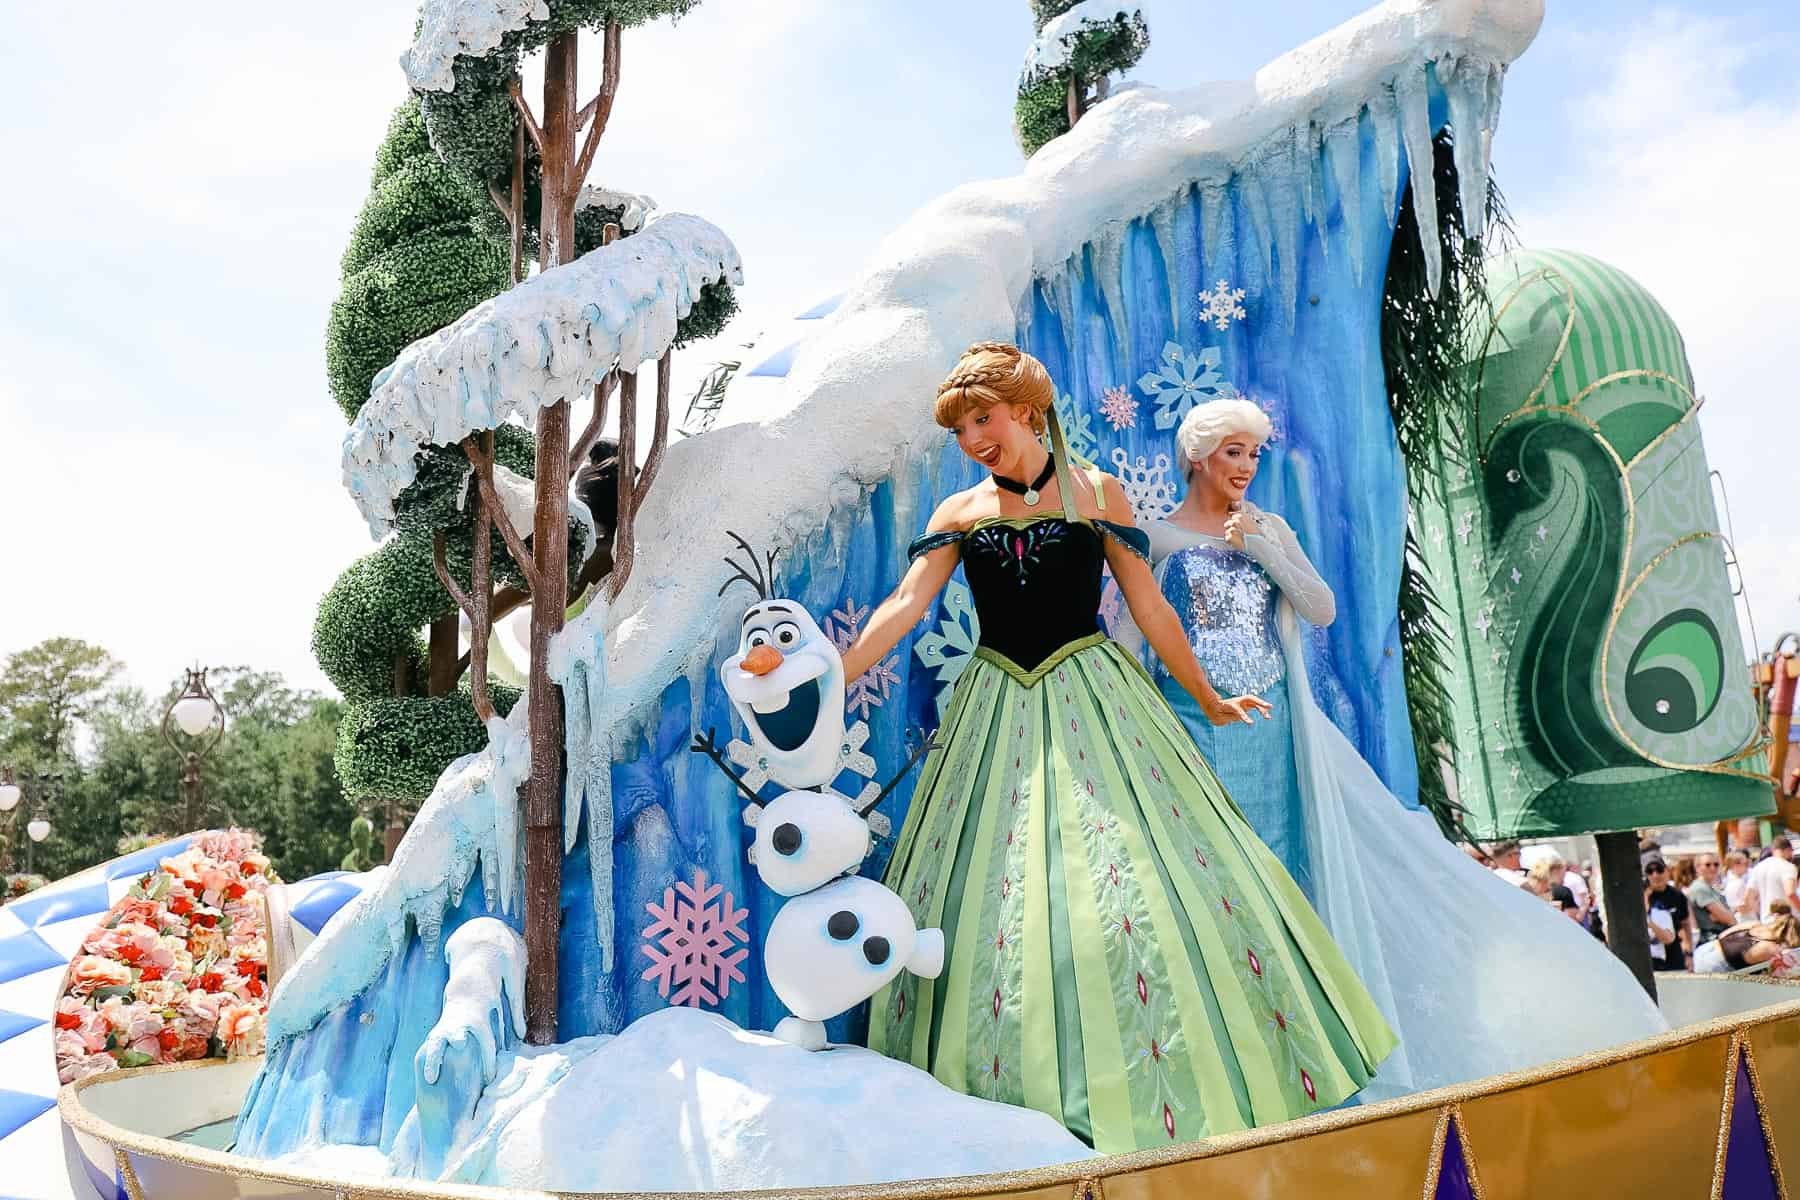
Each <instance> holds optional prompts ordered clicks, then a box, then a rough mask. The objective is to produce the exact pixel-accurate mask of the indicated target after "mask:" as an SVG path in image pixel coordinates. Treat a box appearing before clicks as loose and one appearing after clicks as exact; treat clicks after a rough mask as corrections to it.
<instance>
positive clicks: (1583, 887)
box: [1552, 858, 1594, 926]
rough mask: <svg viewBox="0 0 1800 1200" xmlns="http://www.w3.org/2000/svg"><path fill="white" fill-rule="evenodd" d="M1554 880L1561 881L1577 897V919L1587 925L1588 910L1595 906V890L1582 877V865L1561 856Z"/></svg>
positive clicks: (1579, 922)
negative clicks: (1565, 859)
mask: <svg viewBox="0 0 1800 1200" xmlns="http://www.w3.org/2000/svg"><path fill="white" fill-rule="evenodd" d="M1552 881H1553V882H1555V883H1560V884H1561V885H1562V886H1563V887H1566V888H1568V889H1569V894H1570V895H1572V896H1574V897H1575V911H1576V914H1577V916H1576V918H1575V920H1576V922H1577V923H1578V924H1580V925H1583V926H1586V925H1587V919H1588V912H1589V910H1590V909H1592V908H1593V906H1594V893H1593V890H1592V889H1590V888H1589V887H1588V882H1587V880H1586V879H1584V878H1583V877H1582V874H1581V868H1580V866H1579V865H1578V864H1576V863H1571V862H1566V861H1564V860H1562V859H1560V858H1559V859H1558V860H1557V870H1556V871H1555V872H1554V873H1553V880H1552Z"/></svg>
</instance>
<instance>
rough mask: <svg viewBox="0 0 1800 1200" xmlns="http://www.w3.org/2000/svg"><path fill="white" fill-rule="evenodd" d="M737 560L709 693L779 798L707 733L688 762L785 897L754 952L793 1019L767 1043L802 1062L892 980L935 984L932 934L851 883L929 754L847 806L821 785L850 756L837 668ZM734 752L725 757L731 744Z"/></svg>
mask: <svg viewBox="0 0 1800 1200" xmlns="http://www.w3.org/2000/svg"><path fill="white" fill-rule="evenodd" d="M730 536H731V537H732V538H733V539H734V540H735V541H736V542H737V544H738V545H739V546H740V547H742V548H743V550H744V552H745V553H746V554H747V555H749V564H750V565H749V567H744V566H741V565H739V564H738V563H736V562H734V561H732V560H731V559H730V558H727V559H726V560H725V561H726V563H727V564H728V565H730V566H732V567H733V568H735V570H736V574H734V575H733V576H732V577H731V579H729V580H727V581H726V583H725V585H724V587H721V588H720V589H719V592H720V594H721V595H723V594H724V592H725V588H728V587H730V586H731V585H732V584H733V583H736V582H739V581H740V580H741V581H743V582H745V583H748V584H749V585H750V586H751V587H753V588H755V589H756V593H757V597H758V598H757V602H756V603H754V604H752V605H751V606H750V608H749V609H748V610H746V611H745V613H744V617H743V621H742V624H741V626H740V630H739V636H738V650H737V653H736V654H733V655H732V656H731V657H729V658H727V659H726V660H725V662H724V663H723V664H722V665H721V666H720V668H719V676H720V680H721V681H722V682H723V683H724V685H725V694H726V695H727V696H728V697H730V699H731V704H732V707H733V708H734V709H735V710H736V712H737V714H738V716H739V717H740V718H741V719H742V720H743V722H744V727H745V730H746V732H747V733H748V736H749V739H750V740H749V746H748V753H747V754H743V755H741V756H739V755H734V757H738V758H739V760H740V761H741V762H742V763H743V765H744V766H746V767H749V768H750V771H749V772H747V776H748V777H749V778H752V779H755V780H757V781H759V783H758V785H759V786H760V781H761V780H763V779H767V780H772V781H773V782H775V783H776V784H778V785H780V786H781V787H784V788H786V789H788V790H786V791H784V792H783V793H782V794H781V795H779V796H777V797H776V798H775V799H774V800H772V801H770V802H769V803H768V804H766V805H765V804H763V803H762V802H761V801H760V800H758V798H757V795H756V792H755V791H754V790H753V788H752V787H751V786H749V785H748V784H746V782H745V780H744V779H740V778H739V777H738V775H737V773H736V772H734V771H733V770H732V769H731V767H730V766H729V765H728V764H727V762H726V761H725V756H724V755H723V754H721V753H720V751H719V748H718V746H717V744H716V743H715V742H714V741H713V738H712V736H711V734H710V733H708V734H707V735H704V736H697V737H696V738H695V739H694V745H693V747H692V749H693V750H694V751H695V752H696V753H703V754H706V755H707V756H708V757H710V758H711V759H712V760H713V761H714V762H715V763H717V764H718V765H719V767H720V769H721V770H723V771H724V772H725V773H726V774H727V775H728V776H730V777H731V779H732V781H733V783H735V784H736V785H737V788H738V790H739V791H740V792H742V793H743V795H744V797H745V798H746V800H747V801H748V803H747V804H746V806H745V808H744V822H745V824H747V825H749V826H751V827H752V828H753V829H754V830H755V831H756V833H755V840H754V843H753V844H752V846H751V847H750V861H751V863H752V864H754V865H755V867H756V870H757V873H758V874H759V875H761V876H762V880H763V882H764V883H766V884H768V886H769V888H770V890H772V891H774V892H775V893H776V894H777V895H781V896H787V897H791V899H790V900H789V901H788V903H786V904H784V905H782V907H781V910H780V911H779V912H777V913H776V915H775V919H774V920H773V921H772V922H770V925H769V932H768V936H767V937H766V938H765V939H764V941H763V968H764V970H765V971H766V972H767V974H768V978H769V985H770V986H771V987H772V988H774V990H775V994H776V996H777V997H779V998H780V1000H781V1002H782V1003H783V1004H784V1005H786V1006H787V1008H788V1011H789V1012H790V1013H792V1014H793V1015H792V1016H788V1017H784V1018H782V1020H781V1021H780V1022H779V1023H778V1024H777V1025H776V1026H775V1030H774V1034H775V1036H776V1037H778V1038H780V1039H781V1040H783V1041H786V1042H791V1043H793V1044H794V1045H796V1046H800V1047H802V1048H804V1049H808V1050H819V1049H823V1048H824V1046H825V1024H824V1023H825V1021H827V1020H828V1019H830V1018H832V1017H835V1016H837V1015H838V1014H839V1013H841V1012H844V1011H845V1010H847V1009H850V1008H853V1007H854V1006H856V1005H857V1004H860V1003H862V1002H863V1001H864V1000H866V999H868V998H869V997H870V996H873V995H874V994H875V993H876V992H877V991H879V990H880V989H881V988H882V987H884V986H886V984H887V983H889V982H890V981H891V980H893V979H894V978H895V977H896V976H897V975H899V974H900V972H901V971H902V970H907V971H911V972H912V973H913V974H915V975H918V976H920V977H921V978H925V979H934V978H936V977H937V975H938V974H939V973H940V972H941V971H942V970H943V967H944V934H943V931H942V930H940V929H919V928H918V927H917V926H916V925H915V924H914V922H913V917H912V913H911V912H910V911H909V910H908V909H907V907H906V903H905V901H903V900H901V899H900V897H899V896H897V895H895V894H894V893H893V892H892V891H890V890H888V889H887V888H886V887H884V886H882V885H881V884H880V883H878V882H876V881H875V880H872V879H864V878H862V877H861V876H859V875H857V874H856V873H855V872H856V870H857V868H859V867H860V866H861V865H862V862H863V860H864V859H865V858H867V857H868V854H869V851H870V849H871V847H872V846H873V843H874V838H875V837H876V836H884V835H885V834H886V833H887V832H888V823H887V821H886V819H885V818H884V817H881V816H880V814H876V813H874V812H873V810H874V808H875V806H876V805H878V804H880V803H881V801H882V799H883V798H884V797H886V795H887V794H888V793H889V792H890V791H892V790H893V788H894V787H895V785H897V784H898V783H899V782H900V780H901V779H903V778H905V776H906V773H907V772H908V771H910V770H911V769H912V766H913V764H914V763H916V762H917V761H918V760H919V758H920V757H921V756H922V755H923V754H924V752H925V749H927V748H928V747H921V748H920V750H919V752H918V753H917V754H915V755H914V756H913V758H912V761H910V762H908V763H907V764H906V766H905V767H904V768H903V769H902V770H901V772H900V774H899V775H898V776H896V777H895V778H894V779H893V780H892V781H891V782H890V783H889V784H888V785H887V786H886V787H878V786H877V785H876V784H875V783H874V782H873V781H870V782H869V783H868V785H867V786H866V787H864V788H863V789H862V792H861V793H860V794H859V795H858V797H857V798H856V799H855V800H854V801H853V800H851V799H850V798H848V797H846V796H843V795H841V794H840V793H838V792H836V791H834V790H833V789H832V787H831V783H832V781H833V780H834V779H835V778H836V777H837V776H838V774H839V773H841V772H842V771H843V770H844V768H845V760H846V759H847V758H848V757H849V756H850V754H851V752H852V751H853V749H854V746H853V744H852V742H851V740H850V739H849V738H848V737H847V735H846V730H845V728H844V661H843V657H842V655H841V653H840V652H839V650H838V647H837V645H836V644H835V643H834V642H833V641H832V640H831V639H830V638H829V637H827V636H826V635H825V632H824V631H823V630H822V629H820V628H819V624H818V622H817V621H815V620H814V619H813V617H812V614H811V613H809V612H808V611H807V610H806V608H805V607H804V606H803V605H801V604H799V603H798V602H796V601H793V600H789V599H785V598H782V597H779V596H777V595H776V594H775V592H774V588H773V571H774V565H775V556H774V555H773V554H772V553H771V554H769V555H767V556H766V557H765V559H764V560H762V561H760V562H759V560H758V558H757V555H756V553H755V552H754V551H753V550H751V548H750V546H749V544H748V543H747V542H745V541H744V539H743V538H741V537H739V536H738V535H737V534H735V533H733V534H731V535H730ZM733 746H734V749H735V748H736V747H737V744H736V743H734V744H733Z"/></svg>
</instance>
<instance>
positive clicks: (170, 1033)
mask: <svg viewBox="0 0 1800 1200" xmlns="http://www.w3.org/2000/svg"><path fill="white" fill-rule="evenodd" d="M156 1044H157V1045H159V1046H161V1047H162V1048H163V1050H164V1052H168V1051H172V1050H174V1049H175V1047H177V1046H179V1045H181V1035H180V1034H179V1033H177V1032H176V1031H175V1030H173V1029H170V1028H168V1027H167V1026H164V1027H163V1031H162V1032H161V1033H159V1034H157V1035H156Z"/></svg>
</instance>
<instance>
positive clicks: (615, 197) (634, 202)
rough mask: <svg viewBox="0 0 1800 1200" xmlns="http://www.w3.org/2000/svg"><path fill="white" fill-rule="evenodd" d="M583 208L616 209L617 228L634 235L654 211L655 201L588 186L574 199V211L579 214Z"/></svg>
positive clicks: (646, 197) (630, 193)
mask: <svg viewBox="0 0 1800 1200" xmlns="http://www.w3.org/2000/svg"><path fill="white" fill-rule="evenodd" d="M584 208H605V209H617V210H618V211H619V213H620V214H621V215H620V217H619V228H620V229H621V230H623V231H624V232H626V233H636V232H637V231H638V230H639V229H641V228H643V225H644V222H645V221H646V220H648V219H649V216H650V214H651V213H653V212H655V211H656V201H655V200H652V199H651V198H650V197H649V196H640V195H638V194H637V193H636V192H617V191H614V190H613V189H612V188H604V187H595V186H594V185H593V184H589V185H587V186H586V187H584V188H582V189H581V194H580V195H578V196H577V197H576V198H575V211H577V212H580V211H581V210H582V209H584Z"/></svg>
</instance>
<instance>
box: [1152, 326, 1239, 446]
mask: <svg viewBox="0 0 1800 1200" xmlns="http://www.w3.org/2000/svg"><path fill="white" fill-rule="evenodd" d="M1162 360H1163V369H1162V370H1160V371H1146V372H1145V373H1144V375H1143V377H1142V378H1140V379H1139V380H1138V381H1137V385H1138V388H1139V390H1140V391H1142V392H1143V393H1144V394H1145V395H1147V396H1149V397H1151V398H1152V399H1154V400H1155V401H1156V427H1157V428H1158V429H1173V428H1174V427H1175V426H1176V425H1178V424H1179V423H1180V422H1181V418H1183V417H1185V416H1187V414H1188V410H1189V409H1191V408H1193V407H1194V405H1196V404H1203V403H1205V402H1206V401H1208V400H1223V399H1226V398H1228V397H1231V396H1235V395H1237V389H1236V388H1235V387H1233V386H1231V383H1230V381H1229V380H1227V379H1226V378H1225V377H1224V376H1223V375H1221V374H1220V373H1219V349H1218V347H1217V346H1208V347H1206V349H1204V350H1202V351H1200V353H1198V354H1189V353H1188V352H1187V351H1186V350H1183V349H1182V348H1181V344H1180V343H1179V342H1169V343H1168V344H1167V345H1165V346H1164V347H1163V352H1162Z"/></svg>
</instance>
